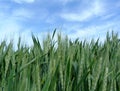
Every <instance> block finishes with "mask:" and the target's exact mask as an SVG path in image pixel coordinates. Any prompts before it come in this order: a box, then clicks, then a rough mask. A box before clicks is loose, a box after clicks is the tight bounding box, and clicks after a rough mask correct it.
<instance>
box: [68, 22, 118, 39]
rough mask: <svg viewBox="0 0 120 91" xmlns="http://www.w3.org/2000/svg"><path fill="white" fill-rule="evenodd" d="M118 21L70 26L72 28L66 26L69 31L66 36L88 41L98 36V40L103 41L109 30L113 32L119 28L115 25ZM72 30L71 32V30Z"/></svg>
mask: <svg viewBox="0 0 120 91" xmlns="http://www.w3.org/2000/svg"><path fill="white" fill-rule="evenodd" d="M119 23H120V22H116V23H114V22H106V23H104V24H101V25H91V26H88V27H85V28H81V27H78V26H74V25H73V26H72V30H71V27H70V28H68V27H67V29H66V30H67V31H69V32H70V33H69V35H68V37H69V38H71V39H72V40H74V39H76V38H79V39H80V40H85V39H86V40H88V41H90V40H91V39H92V38H94V39H95V40H96V39H97V38H100V41H104V39H105V37H106V33H107V32H108V31H109V32H110V31H112V30H113V31H115V32H118V33H120V32H119V30H118V29H119V28H120V27H117V28H116V26H117V24H119ZM73 29H74V30H73ZM72 31H73V32H72Z"/></svg>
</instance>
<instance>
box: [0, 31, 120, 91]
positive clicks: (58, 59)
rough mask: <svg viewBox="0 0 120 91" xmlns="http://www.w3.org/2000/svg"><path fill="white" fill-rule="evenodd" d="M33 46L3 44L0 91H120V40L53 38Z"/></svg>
mask: <svg viewBox="0 0 120 91" xmlns="http://www.w3.org/2000/svg"><path fill="white" fill-rule="evenodd" d="M55 32H56V30H55V31H54V32H53V35H51V36H49V35H48V37H47V38H46V39H45V40H43V41H42V45H41V44H40V41H39V39H38V38H37V37H35V36H34V35H32V36H31V37H32V40H33V46H31V47H27V46H24V45H22V44H21V41H20V39H19V42H18V45H17V50H14V46H13V43H12V42H10V43H9V44H6V41H2V42H1V43H0V91H120V39H119V38H118V34H117V33H114V32H112V33H107V34H106V40H105V41H104V43H100V42H99V39H98V40H97V41H94V40H91V42H90V43H88V42H86V41H79V39H76V40H74V41H71V40H70V39H68V37H66V38H62V36H61V35H60V34H58V35H57V41H55V40H54V35H55V34H56V33H55Z"/></svg>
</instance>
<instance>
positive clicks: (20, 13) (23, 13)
mask: <svg viewBox="0 0 120 91" xmlns="http://www.w3.org/2000/svg"><path fill="white" fill-rule="evenodd" d="M12 16H13V17H16V18H19V19H21V18H22V19H30V18H32V17H33V16H34V13H33V12H32V11H30V10H29V9H25V8H16V9H14V10H13V12H12Z"/></svg>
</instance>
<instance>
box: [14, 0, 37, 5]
mask: <svg viewBox="0 0 120 91" xmlns="http://www.w3.org/2000/svg"><path fill="white" fill-rule="evenodd" d="M13 1H14V2H16V3H19V4H21V3H33V2H35V0H13Z"/></svg>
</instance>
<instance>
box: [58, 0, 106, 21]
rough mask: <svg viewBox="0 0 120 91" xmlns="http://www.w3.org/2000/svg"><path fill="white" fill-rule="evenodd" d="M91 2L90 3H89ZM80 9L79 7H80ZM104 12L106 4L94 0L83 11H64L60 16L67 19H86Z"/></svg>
mask: <svg viewBox="0 0 120 91" xmlns="http://www.w3.org/2000/svg"><path fill="white" fill-rule="evenodd" d="M87 4H89V3H87ZM78 11H79V7H78ZM103 13H104V6H103V4H102V2H100V0H94V2H91V3H90V4H89V7H87V8H85V9H83V10H82V11H81V12H73V13H71V12H64V13H61V14H60V16H61V17H62V18H63V19H65V20H67V21H80V22H82V21H86V20H89V19H91V18H93V17H96V16H101V15H102V14H103Z"/></svg>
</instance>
